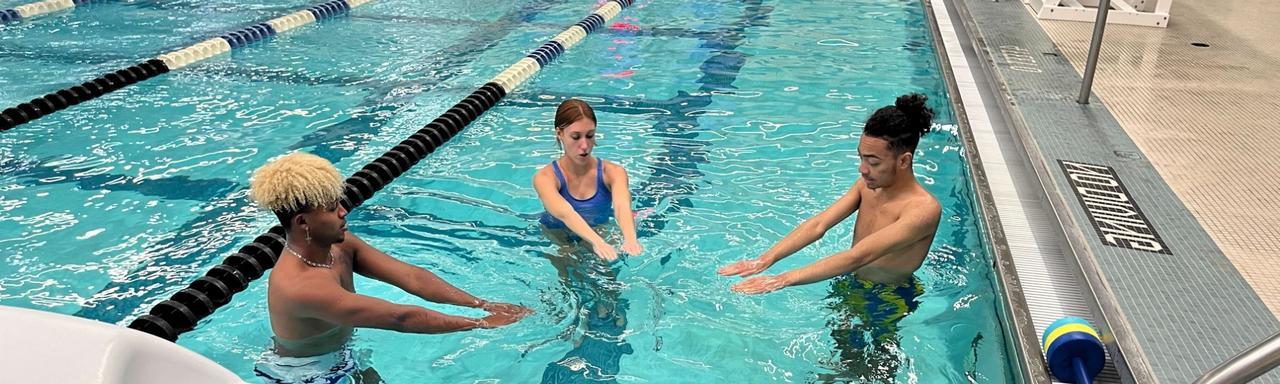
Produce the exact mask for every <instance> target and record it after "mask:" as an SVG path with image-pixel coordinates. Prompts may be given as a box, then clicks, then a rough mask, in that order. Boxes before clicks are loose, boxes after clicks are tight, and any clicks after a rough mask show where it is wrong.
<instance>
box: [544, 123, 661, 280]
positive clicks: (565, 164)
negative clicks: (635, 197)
mask: <svg viewBox="0 0 1280 384" xmlns="http://www.w3.org/2000/svg"><path fill="white" fill-rule="evenodd" d="M555 124H556V125H555V127H556V142H557V143H559V145H560V146H561V148H564V154H562V155H561V156H560V158H559V159H556V160H555V161H552V162H551V164H548V165H547V166H545V167H543V168H542V169H540V170H538V173H536V174H534V175H533V188H534V190H536V191H537V192H538V199H540V200H542V206H543V207H545V208H546V210H547V211H546V212H545V213H543V214H542V217H541V219H539V220H538V221H539V222H541V223H542V231H543V233H545V234H546V235H547V237H548V238H550V239H551V240H552V241H553V242H555V243H556V244H558V245H561V246H571V245H574V244H575V243H579V242H585V243H586V245H590V247H591V250H592V251H593V252H595V254H596V255H597V256H599V257H600V258H602V259H604V260H605V261H607V262H613V261H614V260H615V259H617V258H618V251H617V250H615V249H614V247H613V245H610V244H609V242H608V241H606V240H605V239H604V237H603V236H601V233H603V227H604V224H606V223H608V222H609V217H616V218H617V219H618V228H619V229H621V230H622V247H621V248H622V252H625V253H626V254H628V255H633V256H634V255H637V254H639V253H640V252H641V251H642V250H643V248H642V247H641V246H640V242H639V241H637V240H636V224H635V218H634V216H633V214H632V212H631V191H630V190H629V189H628V186H627V171H626V170H625V169H622V166H620V165H618V164H614V163H611V162H608V161H604V160H601V159H599V158H596V157H595V156H592V155H591V150H592V149H594V148H595V146H596V114H595V112H594V111H592V110H591V106H589V105H587V103H586V102H583V101H582V100H577V99H569V100H565V101H564V102H563V103H560V107H559V108H556V117H555ZM615 201H616V202H619V204H614V202H615Z"/></svg>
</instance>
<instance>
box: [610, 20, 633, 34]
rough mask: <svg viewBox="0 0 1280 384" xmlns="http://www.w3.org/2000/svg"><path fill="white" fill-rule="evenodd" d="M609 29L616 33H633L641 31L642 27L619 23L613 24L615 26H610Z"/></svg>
mask: <svg viewBox="0 0 1280 384" xmlns="http://www.w3.org/2000/svg"><path fill="white" fill-rule="evenodd" d="M609 29H612V30H615V31H631V32H635V31H639V30H640V26H639V25H635V24H631V23H624V22H617V23H613V25H610V26H609Z"/></svg>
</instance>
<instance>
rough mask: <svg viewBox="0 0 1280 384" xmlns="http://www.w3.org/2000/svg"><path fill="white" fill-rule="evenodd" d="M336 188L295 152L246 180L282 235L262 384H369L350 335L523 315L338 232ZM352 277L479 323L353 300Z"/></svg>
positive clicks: (324, 167) (471, 325)
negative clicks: (478, 314)
mask: <svg viewBox="0 0 1280 384" xmlns="http://www.w3.org/2000/svg"><path fill="white" fill-rule="evenodd" d="M342 188H343V183H342V177H341V176H340V175H339V174H338V170H337V169H335V168H334V166H333V164H331V163H329V161H328V160H325V159H323V158H320V157H319V156H315V155H312V154H307V153H301V152H298V153H292V154H289V155H287V156H283V157H281V158H279V159H276V160H274V161H271V162H269V163H267V164H266V165H264V166H262V168H259V169H258V170H257V171H256V172H254V174H253V180H252V181H251V183H250V192H249V194H250V196H251V197H252V198H253V200H254V201H255V202H257V203H258V205H260V206H262V207H263V208H266V209H268V210H270V211H271V212H273V213H275V215H276V217H277V218H279V219H280V224H281V225H283V226H284V228H285V231H286V237H285V249H284V252H282V255H281V256H280V259H279V260H278V261H277V262H276V265H275V267H274V268H273V270H272V271H271V276H270V278H269V280H268V286H267V307H268V311H269V313H270V316H271V331H272V333H273V334H274V335H275V337H274V338H273V339H274V344H275V348H274V351H273V352H274V353H272V354H270V355H271V356H268V357H267V358H266V359H264V361H262V362H260V363H259V364H258V365H257V366H256V367H255V369H254V372H255V373H256V374H257V375H258V376H260V377H262V378H264V380H265V381H267V382H271V383H287V382H338V381H344V379H354V381H356V382H364V383H376V382H379V381H380V379H379V378H378V377H377V373H376V372H375V371H373V369H372V368H369V367H367V365H364V366H362V362H361V361H359V360H361V359H359V358H354V357H353V353H352V350H351V348H350V346H349V345H348V343H349V341H350V340H351V334H352V331H353V329H354V328H356V327H363V328H380V329H389V330H394V331H400V332H411V333H446V332H457V331H465V330H470V329H476V328H494V327H499V326H503V325H507V324H511V323H514V322H516V321H518V320H520V319H521V318H523V317H524V316H526V315H528V314H529V313H530V310H529V309H528V308H525V307H522V306H518V305H514V304H505V303H495V302H488V301H485V300H482V299H479V298H477V297H475V296H472V295H471V294H469V293H467V292H465V291H462V290H460V289H458V288H456V287H454V286H452V285H450V284H449V283H447V282H445V281H444V280H442V279H440V278H439V277H437V276H436V275H435V274H433V273H431V272H429V271H427V270H425V269H422V268H419V267H416V266H413V265H409V264H407V263H404V262H402V261H400V260H397V259H395V258H392V257H390V256H387V254H385V253H382V252H381V251H378V250H377V249H374V248H373V247H371V246H369V244H367V243H365V242H364V241H363V240H360V238H358V237H356V236H355V235H353V234H349V233H347V221H346V216H347V210H346V209H344V208H343V207H342V205H341V204H339V201H340V199H341V198H342ZM352 273H359V274H361V275H363V276H365V277H369V278H372V279H377V280H381V281H384V282H387V283H389V284H391V285H394V286H396V287H399V288H400V289H403V290H405V291H406V292H408V293H411V294H413V295H416V296H418V297H421V298H423V299H425V300H427V301H431V302H436V303H443V304H453V305H461V306H466V307H473V308H481V309H484V310H485V311H488V313H489V315H488V316H485V317H483V318H467V317H461V316H452V315H446V314H443V313H440V312H436V311H432V310H430V309H426V308H423V307H419V306H414V305H401V304H395V303H391V302H388V301H385V300H382V299H378V298H375V297H370V296H364V295H359V294H356V293H355V287H354V285H353V283H352Z"/></svg>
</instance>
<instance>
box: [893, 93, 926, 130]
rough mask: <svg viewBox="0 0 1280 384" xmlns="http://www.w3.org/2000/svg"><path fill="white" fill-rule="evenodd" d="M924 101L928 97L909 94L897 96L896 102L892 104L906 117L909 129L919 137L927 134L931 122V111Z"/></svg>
mask: <svg viewBox="0 0 1280 384" xmlns="http://www.w3.org/2000/svg"><path fill="white" fill-rule="evenodd" d="M926 101H929V97H928V96H925V95H921V94H919V93H910V94H906V95H902V96H898V100H897V101H895V102H894V103H893V105H894V106H895V107H897V108H898V111H900V112H902V114H903V115H904V116H905V117H906V119H907V122H908V123H909V124H910V125H911V128H913V129H915V130H917V132H920V134H921V135H923V134H925V132H929V127H930V122H932V121H933V109H931V108H929V107H928V106H926V105H925V102H926Z"/></svg>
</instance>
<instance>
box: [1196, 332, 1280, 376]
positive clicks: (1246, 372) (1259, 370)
mask: <svg viewBox="0 0 1280 384" xmlns="http://www.w3.org/2000/svg"><path fill="white" fill-rule="evenodd" d="M1276 366H1280V332H1276V334H1274V335H1271V337H1268V338H1267V339H1266V340H1262V342H1260V343H1258V344H1254V346H1252V347H1249V349H1246V350H1244V351H1243V352H1240V354H1237V355H1235V356H1233V357H1232V358H1230V359H1227V361H1224V362H1222V364H1218V366H1217V367H1213V369H1210V370H1209V372H1206V373H1205V374H1204V376H1200V379H1198V380H1196V382H1195V384H1227V383H1232V384H1234V383H1245V382H1248V381H1249V380H1253V379H1254V378H1257V377H1258V376H1262V375H1263V374H1265V373H1267V372H1269V371H1271V370H1272V369H1275V367H1276Z"/></svg>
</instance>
